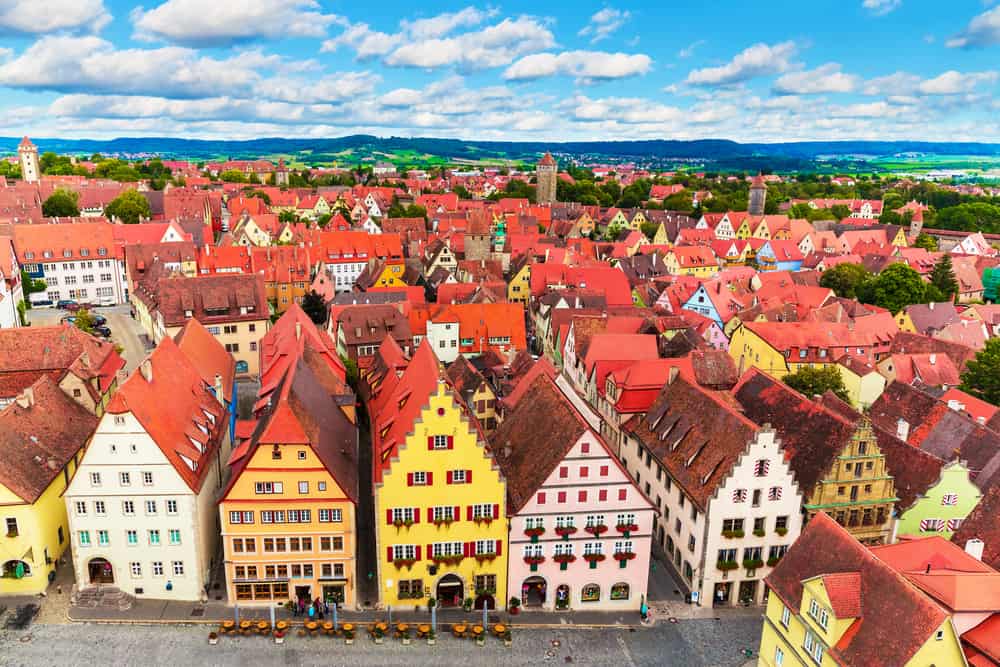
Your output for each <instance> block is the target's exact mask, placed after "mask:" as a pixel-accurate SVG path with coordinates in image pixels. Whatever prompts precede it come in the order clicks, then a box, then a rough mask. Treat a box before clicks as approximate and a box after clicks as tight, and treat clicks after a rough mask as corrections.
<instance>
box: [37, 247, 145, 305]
mask: <svg viewBox="0 0 1000 667" xmlns="http://www.w3.org/2000/svg"><path fill="white" fill-rule="evenodd" d="M25 260H26V261H25V265H24V268H25V270H26V271H28V272H29V273H31V274H33V275H35V274H36V270H37V268H40V269H41V271H42V273H43V274H44V275H43V276H42V279H43V280H45V284H46V286H47V289H46V290H45V292H46V295H47V296H48V298H49V300H50V301H52V302H53V303H55V302H56V301H59V300H60V299H74V300H76V301H88V302H90V303H96V304H99V305H102V306H110V305H114V304H118V303H126V302H127V301H128V286H127V285H128V282H127V281H126V279H125V263H124V262H122V261H121V260H119V259H116V258H114V257H95V258H94V259H88V260H67V261H65V262H61V261H56V260H55V259H54V258H42V259H41V260H37V259H36V260H33V259H28V258H27V257H25ZM33 261H35V262H37V263H36V264H35V265H32V264H30V262H33Z"/></svg>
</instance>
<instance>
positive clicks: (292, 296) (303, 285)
mask: <svg viewBox="0 0 1000 667" xmlns="http://www.w3.org/2000/svg"><path fill="white" fill-rule="evenodd" d="M309 286H310V283H308V282H305V281H298V280H294V281H291V282H269V283H264V287H265V288H266V289H267V300H268V301H270V302H271V303H273V304H274V312H275V313H277V314H278V315H281V314H283V313H284V312H285V311H286V310H288V307H289V306H291V305H292V304H293V303H302V297H304V296H305V295H306V292H308V291H309Z"/></svg>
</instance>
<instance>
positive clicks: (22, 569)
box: [0, 560, 31, 579]
mask: <svg viewBox="0 0 1000 667" xmlns="http://www.w3.org/2000/svg"><path fill="white" fill-rule="evenodd" d="M0 573H2V574H3V576H4V578H5V579H21V578H23V577H30V576H31V566H30V565H28V564H27V563H25V562H24V561H23V560H9V561H7V562H6V563H4V564H3V569H2V570H0Z"/></svg>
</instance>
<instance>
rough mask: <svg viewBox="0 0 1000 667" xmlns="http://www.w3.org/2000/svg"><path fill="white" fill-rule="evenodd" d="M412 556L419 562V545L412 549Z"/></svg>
mask: <svg viewBox="0 0 1000 667" xmlns="http://www.w3.org/2000/svg"><path fill="white" fill-rule="evenodd" d="M413 556H414V557H415V558H416V559H417V560H420V545H419V544H418V545H417V546H415V547H413Z"/></svg>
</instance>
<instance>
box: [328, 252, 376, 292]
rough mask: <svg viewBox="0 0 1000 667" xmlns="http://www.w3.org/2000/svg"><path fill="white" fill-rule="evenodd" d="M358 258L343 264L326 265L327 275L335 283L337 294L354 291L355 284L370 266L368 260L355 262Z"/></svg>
mask: <svg viewBox="0 0 1000 667" xmlns="http://www.w3.org/2000/svg"><path fill="white" fill-rule="evenodd" d="M356 259H357V258H351V259H348V260H346V261H342V262H330V261H327V263H326V274H327V275H328V276H329V277H330V280H331V281H332V282H333V285H334V289H336V291H337V292H350V291H352V290H353V289H354V283H355V281H356V280H357V279H358V276H360V275H361V272H362V271H364V270H365V267H366V266H368V260H367V259H364V260H362V261H360V262H359V261H355V260H356Z"/></svg>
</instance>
